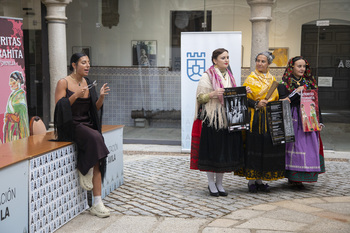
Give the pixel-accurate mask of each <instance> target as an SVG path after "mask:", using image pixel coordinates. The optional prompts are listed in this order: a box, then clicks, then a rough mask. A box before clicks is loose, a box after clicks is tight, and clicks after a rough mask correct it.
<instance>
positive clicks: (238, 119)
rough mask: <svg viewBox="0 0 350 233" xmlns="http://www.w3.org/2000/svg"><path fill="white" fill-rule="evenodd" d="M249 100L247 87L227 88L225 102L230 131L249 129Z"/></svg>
mask: <svg viewBox="0 0 350 233" xmlns="http://www.w3.org/2000/svg"><path fill="white" fill-rule="evenodd" d="M247 102H248V101H247V91H246V88H245V87H232V88H225V92H224V104H225V109H226V116H227V121H228V130H229V131H237V130H247V129H249V118H248V105H247V104H248V103H247Z"/></svg>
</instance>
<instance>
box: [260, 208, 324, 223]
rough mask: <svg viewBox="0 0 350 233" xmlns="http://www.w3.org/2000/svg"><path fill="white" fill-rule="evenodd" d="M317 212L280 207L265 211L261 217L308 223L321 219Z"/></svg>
mask: <svg viewBox="0 0 350 233" xmlns="http://www.w3.org/2000/svg"><path fill="white" fill-rule="evenodd" d="M317 213H319V212H317ZM317 213H316V214H317ZM316 214H314V215H313V214H307V213H303V212H298V211H295V210H290V209H285V208H278V209H275V210H271V211H268V212H265V213H264V214H262V215H261V217H264V218H271V219H280V220H286V221H292V222H296V223H305V224H308V223H310V222H315V221H319V220H320V219H321V218H320V217H317V216H315V215H316Z"/></svg>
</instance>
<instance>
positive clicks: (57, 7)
mask: <svg viewBox="0 0 350 233" xmlns="http://www.w3.org/2000/svg"><path fill="white" fill-rule="evenodd" d="M41 2H42V3H43V4H45V6H46V9H47V16H46V17H45V18H46V19H47V20H48V22H50V21H57V22H65V21H67V17H66V6H67V5H68V4H69V3H71V2H72V0H41Z"/></svg>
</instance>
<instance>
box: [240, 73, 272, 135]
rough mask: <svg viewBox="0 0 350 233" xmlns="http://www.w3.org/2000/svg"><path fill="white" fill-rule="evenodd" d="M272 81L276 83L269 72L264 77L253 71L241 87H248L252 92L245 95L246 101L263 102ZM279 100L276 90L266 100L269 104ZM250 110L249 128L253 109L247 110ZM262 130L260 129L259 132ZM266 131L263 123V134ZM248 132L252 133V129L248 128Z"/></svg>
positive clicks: (264, 110) (264, 112)
mask: <svg viewBox="0 0 350 233" xmlns="http://www.w3.org/2000/svg"><path fill="white" fill-rule="evenodd" d="M273 81H276V78H275V77H273V76H272V75H271V74H270V72H269V71H267V74H266V76H264V74H262V73H260V72H259V71H257V70H255V71H254V72H252V73H251V74H250V75H249V76H248V77H247V79H246V80H245V82H244V83H243V86H248V87H250V89H251V90H252V93H248V94H247V98H248V99H252V100H254V101H257V100H263V99H265V97H266V94H267V92H268V91H269V89H270V87H271V85H272V83H273ZM278 99H279V95H278V91H277V89H276V90H275V91H274V92H273V93H272V95H271V97H270V98H269V99H268V101H269V102H271V101H277V100H278ZM249 110H250V113H251V114H250V116H251V118H250V126H252V124H253V119H254V114H255V112H256V111H255V109H254V108H249ZM262 111H263V114H266V108H264V109H262ZM261 130H262V129H260V132H262V131H261ZM266 130H267V124H266V121H265V129H264V132H266ZM250 131H252V127H250Z"/></svg>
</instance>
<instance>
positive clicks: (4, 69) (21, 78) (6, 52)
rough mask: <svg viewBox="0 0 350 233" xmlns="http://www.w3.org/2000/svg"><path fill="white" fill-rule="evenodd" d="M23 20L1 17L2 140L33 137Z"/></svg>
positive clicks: (0, 107)
mask: <svg viewBox="0 0 350 233" xmlns="http://www.w3.org/2000/svg"><path fill="white" fill-rule="evenodd" d="M24 70H25V63H24V48H23V30H22V19H18V18H5V17H0V82H1V85H0V90H1V91H0V93H1V94H0V95H1V98H0V139H1V143H6V142H11V141H14V140H17V139H21V138H25V137H28V136H29V120H28V107H27V98H26V77H25V72H24Z"/></svg>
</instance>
